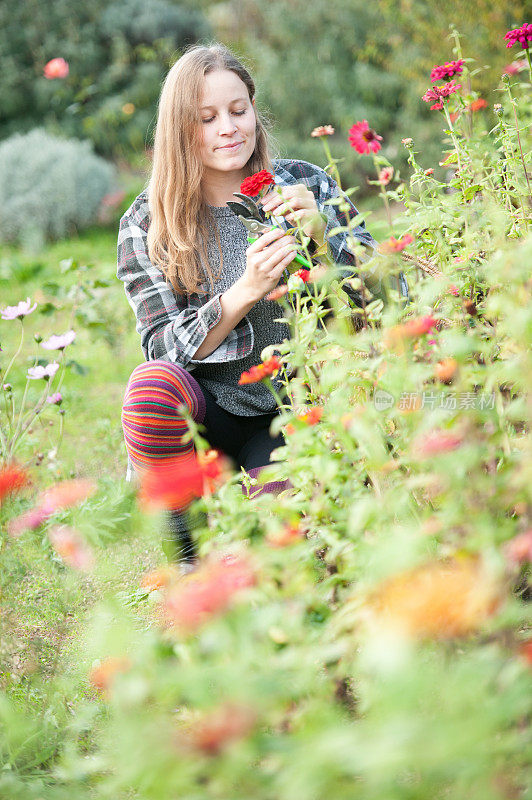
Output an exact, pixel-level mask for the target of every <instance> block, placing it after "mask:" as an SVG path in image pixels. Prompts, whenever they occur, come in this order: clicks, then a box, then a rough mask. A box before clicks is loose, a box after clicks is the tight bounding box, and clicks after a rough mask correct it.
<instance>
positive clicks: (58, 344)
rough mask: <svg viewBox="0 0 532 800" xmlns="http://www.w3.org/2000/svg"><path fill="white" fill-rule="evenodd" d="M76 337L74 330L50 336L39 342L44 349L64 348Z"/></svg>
mask: <svg viewBox="0 0 532 800" xmlns="http://www.w3.org/2000/svg"><path fill="white" fill-rule="evenodd" d="M75 338H76V334H75V332H74V331H67V332H66V333H63V334H62V335H61V336H56V335H55V334H54V335H53V336H50V338H49V339H48V340H47V341H46V342H41V347H44V349H45V350H64V349H65V347H67V346H68V345H69V344H72V342H73V341H74V339H75Z"/></svg>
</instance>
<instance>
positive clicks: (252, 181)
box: [240, 169, 275, 197]
mask: <svg viewBox="0 0 532 800" xmlns="http://www.w3.org/2000/svg"><path fill="white" fill-rule="evenodd" d="M271 183H275V178H274V177H273V175H272V174H271V172H268V170H266V169H261V171H260V172H255V174H254V175H250V177H249V178H244V180H243V181H242V183H241V184H240V193H241V194H246V195H249V196H250V197H256V196H257V195H258V194H259V192H260V191H261V189H264V187H265V186H269V185H270V184H271Z"/></svg>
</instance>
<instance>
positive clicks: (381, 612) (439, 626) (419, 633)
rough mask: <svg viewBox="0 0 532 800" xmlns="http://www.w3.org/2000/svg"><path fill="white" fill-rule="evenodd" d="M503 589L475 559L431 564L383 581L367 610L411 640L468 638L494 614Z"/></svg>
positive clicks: (369, 599) (371, 595)
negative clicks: (486, 573)
mask: <svg viewBox="0 0 532 800" xmlns="http://www.w3.org/2000/svg"><path fill="white" fill-rule="evenodd" d="M500 601H501V597H500V590H499V587H498V586H497V585H496V584H495V582H494V581H493V580H492V579H490V578H488V577H487V576H486V575H485V574H483V571H482V569H481V567H480V566H479V564H478V563H477V562H476V561H474V560H473V559H470V560H467V561H458V560H456V559H451V560H449V561H446V562H439V561H438V562H433V563H428V564H424V565H422V566H419V567H416V568H414V569H412V570H409V571H408V572H403V573H400V574H399V575H396V576H393V577H392V578H389V579H388V580H386V581H384V582H383V583H381V584H380V585H379V586H378V587H377V588H376V589H375V590H374V591H373V592H372V593H371V594H370V596H369V598H368V601H367V603H368V604H367V608H368V610H369V613H370V615H371V616H373V617H374V618H376V619H377V620H379V621H381V622H384V623H385V624H388V625H391V626H393V627H394V628H397V629H399V630H401V631H402V632H403V633H405V634H406V635H408V636H411V637H413V638H427V637H428V638H435V639H445V638H449V637H454V636H467V635H468V634H469V633H473V632H474V631H476V630H478V628H480V626H481V625H482V624H483V623H484V622H485V621H486V619H488V617H490V616H491V615H492V614H494V613H495V611H496V610H497V608H498V607H499V605H500Z"/></svg>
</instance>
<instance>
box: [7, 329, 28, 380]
mask: <svg viewBox="0 0 532 800" xmlns="http://www.w3.org/2000/svg"><path fill="white" fill-rule="evenodd" d="M20 324H21V326H22V328H21V331H20V344H19V346H18V350H17V352H16V353H15V355H14V356H13V358H12V359H11V361H10V362H9V364H8V365H7V369H6V371H5V372H4V377H3V378H2V383H6V381H7V376H8V375H9V371H10V369H11V367H12V366H13V362H14V361H15V359H16V358H17V356H18V354H19V353H20V351H21V349H22V342H23V341H24V323H23V321H22V317H21V318H20Z"/></svg>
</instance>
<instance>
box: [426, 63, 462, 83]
mask: <svg viewBox="0 0 532 800" xmlns="http://www.w3.org/2000/svg"><path fill="white" fill-rule="evenodd" d="M464 64H465V61H464V59H463V58H460V59H458V61H446V62H445V64H442V65H441V66H439V67H438V66H434V67H433V69H432V72H431V73H430V79H431V81H432V82H433V83H434V82H435V81H443V80H445V79H446V78H452V77H453V75H459V74H460V73H461V72H462V69H463V65H464Z"/></svg>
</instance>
